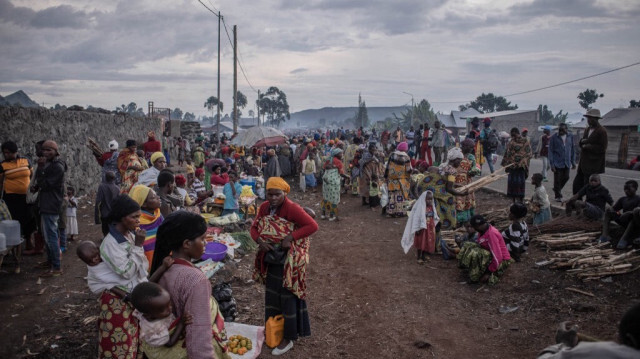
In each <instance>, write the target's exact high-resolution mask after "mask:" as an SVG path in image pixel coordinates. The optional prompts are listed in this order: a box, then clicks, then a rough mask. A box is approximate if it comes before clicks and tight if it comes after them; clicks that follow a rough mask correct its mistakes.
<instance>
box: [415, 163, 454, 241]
mask: <svg viewBox="0 0 640 359" xmlns="http://www.w3.org/2000/svg"><path fill="white" fill-rule="evenodd" d="M418 190H419V192H420V194H422V192H424V191H427V190H428V191H431V192H433V199H434V201H436V203H435V204H436V211H437V212H438V217H440V228H441V229H449V228H455V227H456V224H457V218H456V203H455V197H454V196H453V195H452V194H451V193H449V192H448V191H447V176H446V175H442V174H440V173H433V172H426V173H425V175H424V178H423V179H422V181H421V182H420V183H418Z"/></svg>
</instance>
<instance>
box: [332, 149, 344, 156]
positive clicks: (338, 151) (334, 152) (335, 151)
mask: <svg viewBox="0 0 640 359" xmlns="http://www.w3.org/2000/svg"><path fill="white" fill-rule="evenodd" d="M341 153H342V149H341V148H334V149H332V150H331V157H335V156H337V155H339V154H341Z"/></svg>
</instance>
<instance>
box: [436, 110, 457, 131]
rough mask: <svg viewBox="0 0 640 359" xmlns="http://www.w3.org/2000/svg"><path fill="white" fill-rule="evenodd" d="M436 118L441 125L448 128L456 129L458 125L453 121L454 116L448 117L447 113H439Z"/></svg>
mask: <svg viewBox="0 0 640 359" xmlns="http://www.w3.org/2000/svg"><path fill="white" fill-rule="evenodd" d="M436 118H437V119H438V121H440V123H442V124H444V125H445V126H446V127H447V128H456V123H455V121H454V119H453V116H451V115H447V114H445V113H437V114H436Z"/></svg>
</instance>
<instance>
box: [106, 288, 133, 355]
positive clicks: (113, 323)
mask: <svg viewBox="0 0 640 359" xmlns="http://www.w3.org/2000/svg"><path fill="white" fill-rule="evenodd" d="M99 301H100V317H99V319H98V333H99V338H98V358H100V359H102V358H118V359H136V358H142V350H141V348H140V342H139V340H138V333H139V325H138V320H137V319H136V318H135V317H134V316H133V315H132V314H133V307H132V306H131V305H130V304H127V303H125V302H124V301H123V300H122V299H120V297H118V296H117V295H115V294H113V293H112V292H110V291H104V292H103V293H102V295H101V296H100V300H99Z"/></svg>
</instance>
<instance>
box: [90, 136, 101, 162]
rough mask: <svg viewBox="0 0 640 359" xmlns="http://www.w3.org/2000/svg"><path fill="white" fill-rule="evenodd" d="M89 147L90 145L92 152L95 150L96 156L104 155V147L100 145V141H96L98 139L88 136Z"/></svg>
mask: <svg viewBox="0 0 640 359" xmlns="http://www.w3.org/2000/svg"><path fill="white" fill-rule="evenodd" d="M87 147H89V149H90V150H91V152H93V155H94V156H96V157H102V153H103V151H102V149H101V148H100V146H99V145H98V143H97V142H96V140H94V139H93V138H91V137H89V138H87Z"/></svg>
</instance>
